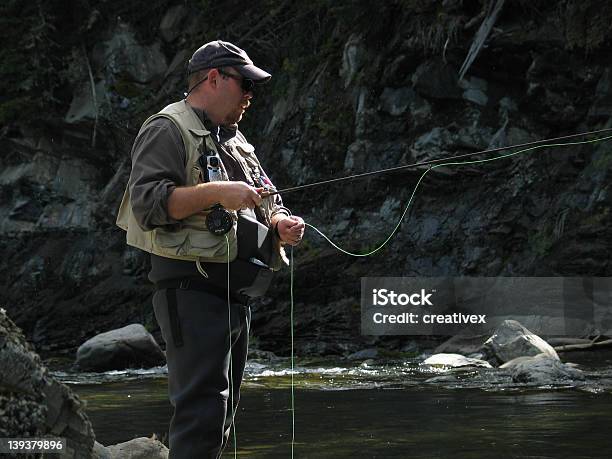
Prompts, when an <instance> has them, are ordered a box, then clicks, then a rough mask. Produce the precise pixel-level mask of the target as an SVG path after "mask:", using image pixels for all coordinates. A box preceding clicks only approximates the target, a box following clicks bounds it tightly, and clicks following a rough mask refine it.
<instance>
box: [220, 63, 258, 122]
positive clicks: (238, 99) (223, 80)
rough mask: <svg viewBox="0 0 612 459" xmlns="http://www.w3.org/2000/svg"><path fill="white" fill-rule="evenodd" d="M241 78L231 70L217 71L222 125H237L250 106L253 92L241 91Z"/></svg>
mask: <svg viewBox="0 0 612 459" xmlns="http://www.w3.org/2000/svg"><path fill="white" fill-rule="evenodd" d="M242 80H243V77H242V76H241V75H240V74H239V73H238V72H237V71H236V70H235V69H233V68H231V67H229V68H228V67H226V68H224V69H219V89H220V101H219V104H220V107H219V108H220V109H221V114H222V119H223V121H222V124H223V125H225V126H229V125H232V124H237V123H238V122H240V120H241V119H242V115H243V114H244V112H245V111H246V109H247V108H248V107H249V105H250V104H251V102H250V100H251V99H252V98H253V92H252V91H247V92H245V90H244V89H243V87H242V86H243V81H242Z"/></svg>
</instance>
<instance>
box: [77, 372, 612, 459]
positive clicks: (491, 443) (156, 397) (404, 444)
mask: <svg viewBox="0 0 612 459" xmlns="http://www.w3.org/2000/svg"><path fill="white" fill-rule="evenodd" d="M254 365H255V366H254V367H253V366H252V367H251V368H250V372H249V373H248V377H247V379H246V380H245V384H244V388H243V391H242V400H241V403H240V408H239V410H240V413H239V415H238V417H237V422H236V433H237V446H238V455H239V456H241V457H253V458H267V457H270V458H275V457H291V411H290V405H291V393H290V390H289V388H288V386H289V382H290V373H289V372H288V371H287V370H286V369H280V370H279V369H278V368H277V369H274V370H270V369H269V368H262V367H259V368H258V367H257V364H256V363H255V364H254ZM362 369H363V365H362V366H359V367H353V368H350V367H346V368H343V367H327V368H320V367H318V368H311V369H310V370H309V369H307V368H300V369H298V371H299V373H297V374H296V375H295V379H296V389H295V408H296V412H295V419H296V423H295V432H296V443H295V450H294V453H295V457H299V458H344V457H355V458H360V457H363V458H374V457H376V458H388V457H401V458H408V457H410V458H428V459H429V458H450V457H452V458H491V457H496V458H551V459H552V458H555V459H556V458H565V457H567V458H602V457H612V442H611V441H610V435H611V434H610V433H611V432H612V393H610V391H608V390H604V391H596V392H595V393H594V392H591V391H584V390H575V389H564V388H552V387H551V388H545V389H542V388H527V387H513V386H508V385H500V386H499V387H497V389H496V390H494V391H492V390H490V387H479V388H474V387H469V385H464V386H451V387H448V386H436V385H432V384H430V383H427V382H426V381H427V379H428V378H430V377H431V376H432V374H431V373H429V374H428V373H427V372H419V371H418V370H416V369H415V366H409V367H406V368H405V372H404V374H402V372H401V371H399V372H398V371H397V368H386V367H379V368H377V369H376V370H374V369H372V368H369V369H368V368H367V365H366V373H365V374H366V375H369V376H364V374H363V373H362ZM368 372H372V373H368ZM606 374H607V373H606ZM393 375H395V376H393ZM393 378H395V379H393ZM68 379H69V378H68ZM125 379H127V380H117V378H115V380H114V381H113V380H111V381H108V380H107V381H98V382H97V383H96V384H88V383H87V378H81V379H80V380H73V381H72V382H73V384H71V386H72V387H73V389H74V390H75V391H76V392H77V393H78V394H79V396H81V398H82V399H84V400H86V402H87V413H88V415H89V416H90V419H91V420H92V423H93V425H94V430H95V432H96V437H97V439H98V441H99V442H101V443H102V444H106V445H108V444H113V443H118V442H122V441H126V440H129V439H131V438H134V437H138V436H150V435H151V434H152V433H156V434H157V436H158V437H159V438H162V439H164V440H165V438H166V433H165V432H166V431H167V428H168V423H169V420H170V416H171V407H170V405H169V403H168V400H167V380H166V378H165V376H164V375H163V374H161V375H160V374H158V375H157V376H152V375H149V376H146V377H145V376H143V377H141V378H138V377H130V378H125ZM68 382H69V381H68ZM230 450H231V451H230ZM232 455H233V447H232V444H230V447H228V450H227V451H226V455H225V456H227V457H231V456H232Z"/></svg>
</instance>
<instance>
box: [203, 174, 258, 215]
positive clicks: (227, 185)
mask: <svg viewBox="0 0 612 459" xmlns="http://www.w3.org/2000/svg"><path fill="white" fill-rule="evenodd" d="M214 183H215V185H217V186H219V187H220V190H219V191H220V196H219V204H221V205H222V206H223V207H225V208H226V209H229V210H239V209H246V208H247V207H248V208H249V209H252V208H254V207H255V206H258V205H260V204H261V196H260V195H259V190H261V188H254V187H252V186H250V185H247V184H246V183H244V182H222V181H219V182H214Z"/></svg>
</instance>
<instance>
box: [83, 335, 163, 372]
mask: <svg viewBox="0 0 612 459" xmlns="http://www.w3.org/2000/svg"><path fill="white" fill-rule="evenodd" d="M165 361H166V359H165V356H164V353H163V352H162V350H161V349H160V347H159V345H158V344H157V343H156V342H155V339H154V338H153V336H151V334H150V333H149V332H148V331H147V330H146V329H145V328H144V327H143V326H142V325H140V324H131V325H127V326H125V327H123V328H119V329H117V330H111V331H108V332H106V333H101V334H99V335H96V336H94V337H93V338H91V339H89V340H87V341H85V342H84V343H83V344H82V345H81V346H80V347H79V349H78V350H77V358H76V362H75V365H76V366H77V367H78V368H79V369H80V370H83V371H108V370H123V369H125V368H136V367H145V368H149V367H154V366H158V365H164V364H165Z"/></svg>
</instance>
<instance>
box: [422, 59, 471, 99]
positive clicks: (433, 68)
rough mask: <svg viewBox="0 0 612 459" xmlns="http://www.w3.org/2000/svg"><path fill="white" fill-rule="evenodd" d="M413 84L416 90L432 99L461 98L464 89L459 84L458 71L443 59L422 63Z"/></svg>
mask: <svg viewBox="0 0 612 459" xmlns="http://www.w3.org/2000/svg"><path fill="white" fill-rule="evenodd" d="M412 84H413V87H414V89H415V90H416V92H418V93H419V94H420V95H422V96H424V97H430V98H432V99H460V98H461V97H462V91H461V89H460V88H459V86H458V85H457V72H456V70H454V69H453V68H452V67H451V66H449V65H446V64H444V63H443V62H442V61H439V60H434V61H427V62H424V63H423V64H421V65H420V66H419V67H418V68H417V69H416V71H415V72H414V75H412Z"/></svg>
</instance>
